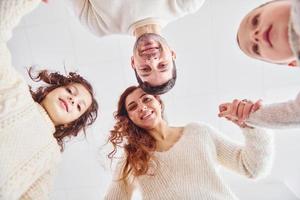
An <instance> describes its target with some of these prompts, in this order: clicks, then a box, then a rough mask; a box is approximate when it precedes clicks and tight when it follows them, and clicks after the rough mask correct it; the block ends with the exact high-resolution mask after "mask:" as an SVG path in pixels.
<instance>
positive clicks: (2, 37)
mask: <svg viewBox="0 0 300 200" xmlns="http://www.w3.org/2000/svg"><path fill="white" fill-rule="evenodd" d="M40 2H41V0H1V1H0V90H1V89H7V88H10V87H11V86H12V85H15V84H16V82H17V81H19V80H20V77H18V76H19V75H17V74H18V73H17V72H16V71H15V69H14V68H13V67H12V64H11V55H10V52H9V50H8V48H7V45H6V43H7V41H8V40H9V39H10V38H11V36H12V31H13V29H14V28H15V27H16V26H17V24H18V23H19V22H20V20H21V18H22V17H23V16H24V15H26V14H27V13H29V12H30V11H32V10H33V9H34V8H35V7H36V6H37V5H38V4H39V3H40Z"/></svg>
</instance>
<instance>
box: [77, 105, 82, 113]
mask: <svg viewBox="0 0 300 200" xmlns="http://www.w3.org/2000/svg"><path fill="white" fill-rule="evenodd" d="M77 109H78V111H79V112H81V106H80V105H79V104H78V105H77Z"/></svg>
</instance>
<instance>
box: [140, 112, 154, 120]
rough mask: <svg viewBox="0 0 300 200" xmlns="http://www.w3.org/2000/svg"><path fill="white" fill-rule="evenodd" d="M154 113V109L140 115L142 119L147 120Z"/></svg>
mask: <svg viewBox="0 0 300 200" xmlns="http://www.w3.org/2000/svg"><path fill="white" fill-rule="evenodd" d="M153 113H154V112H153V111H152V110H149V111H147V112H145V113H144V114H143V115H142V116H141V117H140V119H141V120H147V119H149V118H150V117H151V116H152V114H153Z"/></svg>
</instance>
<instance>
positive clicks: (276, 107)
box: [246, 95, 300, 129]
mask: <svg viewBox="0 0 300 200" xmlns="http://www.w3.org/2000/svg"><path fill="white" fill-rule="evenodd" d="M246 123H247V124H249V125H252V126H259V127H266V128H278V129H280V128H297V127H300V97H299V95H298V97H297V98H296V99H295V100H291V101H287V102H282V103H274V104H270V105H265V106H262V107H261V108H260V109H259V110H257V111H256V112H254V113H252V114H250V116H249V119H247V120H246Z"/></svg>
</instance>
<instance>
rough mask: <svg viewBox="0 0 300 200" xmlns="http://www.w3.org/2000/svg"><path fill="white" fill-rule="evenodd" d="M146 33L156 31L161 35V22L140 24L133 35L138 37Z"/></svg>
mask: <svg viewBox="0 0 300 200" xmlns="http://www.w3.org/2000/svg"><path fill="white" fill-rule="evenodd" d="M145 33H155V34H158V35H160V33H161V27H160V25H159V24H147V25H144V26H140V27H138V28H136V29H135V30H134V32H133V35H134V36H135V37H136V39H137V38H139V37H140V36H141V35H143V34H145Z"/></svg>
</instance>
